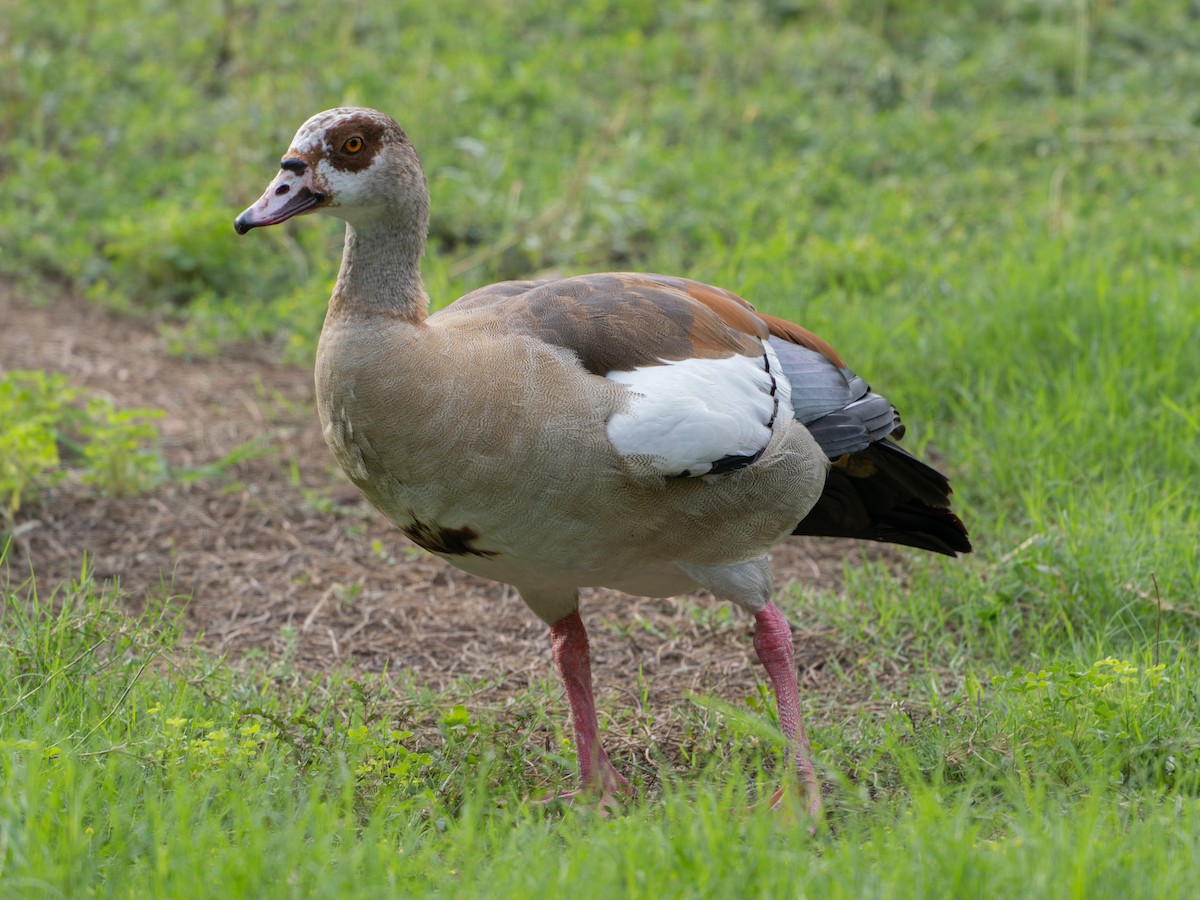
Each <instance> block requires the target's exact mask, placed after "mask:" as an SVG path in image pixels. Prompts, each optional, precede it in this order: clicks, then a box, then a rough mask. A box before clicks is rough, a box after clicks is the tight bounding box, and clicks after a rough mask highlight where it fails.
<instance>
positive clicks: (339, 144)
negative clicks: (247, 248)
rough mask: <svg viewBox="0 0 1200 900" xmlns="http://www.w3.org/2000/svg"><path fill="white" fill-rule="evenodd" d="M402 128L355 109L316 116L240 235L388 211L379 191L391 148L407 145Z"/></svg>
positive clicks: (240, 224) (245, 218) (242, 221)
mask: <svg viewBox="0 0 1200 900" xmlns="http://www.w3.org/2000/svg"><path fill="white" fill-rule="evenodd" d="M402 135H403V133H402V132H400V130H399V126H397V125H396V123H395V122H393V121H392V120H391V119H389V118H388V117H386V116H384V115H382V114H381V113H377V112H375V111H374V110H368V109H357V108H353V107H347V108H340V109H331V110H326V111H325V112H322V113H317V114H316V115H315V116H313V117H312V118H311V119H309V120H308V121H307V122H305V123H304V124H303V125H301V126H300V130H299V131H297V132H296V136H295V137H294V138H293V139H292V145H291V147H290V148H289V149H288V151H287V153H286V154H285V155H284V158H283V161H282V162H281V163H280V172H279V174H278V175H276V176H275V178H274V179H273V180H272V181H271V183H270V184H269V185H267V189H266V191H264V192H263V195H262V197H260V198H259V200H258V202H257V203H255V204H254V205H253V206H251V207H250V208H249V209H247V210H246V211H245V212H243V213H242V214H241V215H240V216H238V218H237V220H236V222H235V223H234V226H235V228H237V230H238V231H239V233H243V234H244V233H245V232H246V231H249V230H250V229H251V228H254V227H256V226H260V225H275V224H277V223H279V222H283V221H285V220H287V219H290V218H291V217H292V216H296V215H301V214H304V213H309V212H330V213H332V214H333V215H336V216H339V217H341V218H344V219H361V218H363V217H369V216H372V215H373V214H375V212H376V211H379V210H383V209H384V208H385V199H384V196H383V194H382V192H381V191H380V190H379V185H380V184H381V183H383V181H384V179H381V178H379V177H378V174H379V172H378V170H379V169H380V168H381V167H383V166H384V165H385V158H386V156H387V149H388V147H389V146H390V145H391V144H393V143H395V142H396V141H397V140H401V141H402V140H403V137H402Z"/></svg>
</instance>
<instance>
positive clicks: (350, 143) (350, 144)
mask: <svg viewBox="0 0 1200 900" xmlns="http://www.w3.org/2000/svg"><path fill="white" fill-rule="evenodd" d="M362 148H363V139H362V138H360V137H359V136H358V135H357V134H356V135H355V136H354V137H352V138H348V139H347V140H346V143H344V144H342V152H343V153H349V154H350V155H351V156H353V155H354V154H355V153H357V152H358V151H359V150H361V149H362Z"/></svg>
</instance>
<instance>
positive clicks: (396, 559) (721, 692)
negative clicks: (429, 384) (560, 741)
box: [0, 287, 887, 743]
mask: <svg viewBox="0 0 1200 900" xmlns="http://www.w3.org/2000/svg"><path fill="white" fill-rule="evenodd" d="M0 369H43V370H50V371H57V372H63V373H65V374H66V375H67V376H68V377H69V378H70V380H71V382H72V383H73V384H74V385H76V386H80V387H86V388H88V389H89V390H92V391H95V392H98V393H102V394H105V395H107V396H109V397H110V398H111V399H112V400H113V402H114V403H115V404H116V405H117V406H118V407H121V408H129V407H152V408H156V409H161V410H163V411H164V413H165V418H164V419H162V420H161V422H160V423H159V424H160V430H161V434H162V443H163V450H164V454H165V456H166V458H167V460H168V462H169V463H170V465H171V466H172V467H176V468H178V469H188V470H195V469H197V468H200V467H203V466H206V465H209V464H211V463H213V462H214V461H218V460H222V459H224V458H225V457H227V456H228V455H229V454H230V453H232V452H234V451H236V450H237V449H238V448H240V447H244V446H245V445H247V444H248V443H250V442H260V443H261V453H260V455H257V456H255V457H253V458H248V459H243V460H241V461H238V462H234V463H232V464H229V465H226V466H223V467H222V468H221V470H220V471H219V472H218V473H217V474H215V475H214V476H212V477H208V478H205V479H202V480H199V481H195V482H193V483H180V482H178V481H172V482H170V483H168V484H165V485H163V486H162V487H160V488H158V489H156V490H155V491H153V492H152V493H150V494H148V495H146V496H141V497H136V498H132V499H103V498H97V497H95V496H92V495H90V494H89V493H88V491H87V490H85V489H84V488H82V487H81V486H79V485H64V486H61V487H59V488H56V489H55V490H54V491H53V492H52V493H50V494H49V495H48V496H45V497H44V498H43V499H42V501H41V502H40V503H39V504H38V505H37V506H36V507H34V508H31V509H28V510H23V511H22V513H21V521H22V522H23V523H24V524H25V526H26V527H25V528H23V529H22V536H21V540H20V543H19V546H18V548H17V551H16V552H15V553H14V554H13V555H12V556H11V558H10V560H9V568H10V572H9V578H10V579H11V580H12V581H13V582H20V581H22V580H24V578H26V577H27V575H28V572H29V569H30V566H32V568H33V571H35V572H36V574H37V581H38V587H39V591H40V592H41V593H42V594H43V595H46V594H48V593H49V592H50V591H51V590H53V589H54V587H55V586H56V585H58V584H60V583H62V582H64V581H67V580H69V579H71V578H73V577H77V576H78V574H79V570H80V566H81V563H82V561H83V559H84V556H85V554H86V556H87V558H88V560H89V561H90V563H91V565H92V566H93V567H94V571H95V574H96V576H97V578H98V579H101V580H113V581H119V583H120V586H121V589H122V593H123V596H124V597H125V598H126V602H128V603H130V604H133V605H140V604H141V603H143V602H144V601H145V599H146V597H147V596H161V595H162V594H163V592H164V590H165V591H167V592H169V593H170V595H172V596H174V597H177V598H180V601H181V602H182V601H183V600H186V602H187V608H186V620H187V623H188V627H189V629H190V631H191V633H192V635H193V636H194V637H195V638H196V639H197V640H199V641H200V642H201V643H203V644H204V645H206V646H208V647H211V648H212V649H214V650H217V651H220V652H222V653H226V654H228V655H229V657H230V658H231V659H235V660H236V659H237V658H239V657H240V656H241V655H242V654H244V653H246V652H247V651H248V650H250V649H252V648H258V649H260V650H262V651H265V652H266V653H267V654H269V655H271V656H277V655H279V654H282V653H284V652H285V650H287V652H291V653H294V654H295V658H294V662H295V664H296V665H298V666H300V667H304V668H308V669H311V670H319V669H323V668H325V667H329V666H331V665H350V666H352V667H354V668H357V669H361V670H372V671H377V670H380V669H382V668H383V667H385V666H387V667H389V668H390V669H391V670H393V671H397V670H401V669H411V670H412V671H413V672H414V674H415V676H416V678H417V679H419V680H420V681H421V682H422V683H425V684H428V685H429V686H430V687H433V688H435V689H436V688H442V687H445V686H446V685H448V684H450V683H452V682H453V681H455V680H456V679H459V678H463V677H466V678H470V679H473V680H475V679H477V680H478V681H480V682H482V683H486V684H487V685H489V687H488V688H487V689H486V690H485V691H484V692H483V693H484V694H486V695H488V696H487V697H486V700H485V699H484V698H483V697H480V698H479V699H480V700H481V701H482V702H486V703H488V704H489V705H491V704H494V703H496V702H497V701H502V700H503V699H504V697H505V696H506V695H508V694H511V693H512V692H514V691H517V690H522V689H525V688H527V687H528V686H529V685H530V684H531V682H532V681H534V680H535V679H543V678H545V677H547V676H548V675H550V673H551V662H550V648H549V638H548V634H547V632H546V629H545V627H544V626H543V625H542V624H541V623H540V622H539V621H538V620H537V619H536V618H535V617H534V616H533V615H532V613H530V612H529V611H528V610H526V609H525V607H524V605H523V604H522V602H521V600H520V598H519V597H518V596H517V594H516V593H515V591H513V590H512V589H511V588H509V587H507V586H505V585H500V584H495V583H491V582H487V581H483V580H480V579H478V578H475V577H473V576H471V575H467V574H465V573H462V572H459V571H457V570H456V569H454V568H452V567H451V566H449V565H448V564H446V563H444V562H442V561H441V560H439V559H437V558H436V557H433V556H431V555H429V554H428V553H425V552H424V551H422V550H420V549H419V548H417V547H416V546H414V545H413V544H411V543H410V542H409V541H408V540H407V539H406V538H405V537H404V536H403V535H401V534H400V533H399V532H398V531H397V530H396V529H394V528H393V527H391V526H390V524H389V523H388V522H387V521H386V520H385V519H384V518H383V517H382V516H381V515H379V514H378V513H377V512H375V511H374V510H373V509H372V508H371V507H369V506H368V505H367V504H366V503H365V502H364V501H362V500H361V499H360V498H359V495H358V493H357V491H356V490H355V488H354V487H353V486H352V485H350V484H349V483H348V482H347V481H346V480H345V479H344V478H342V476H341V475H340V473H338V472H337V471H335V468H336V467H335V466H334V465H333V462H332V459H331V457H330V456H329V454H328V451H327V450H326V448H325V446H324V442H323V440H322V437H321V434H320V428H319V426H318V424H317V421H316V414H315V411H314V408H313V398H312V378H311V373H310V372H309V371H307V370H304V369H301V368H299V367H294V366H281V365H279V364H277V363H275V362H273V361H272V359H271V354H270V352H269V351H268V350H267V349H266V348H243V349H241V350H239V351H237V352H231V353H230V354H228V355H227V356H226V357H224V358H222V359H219V360H210V361H202V362H189V361H185V360H182V359H178V358H174V357H171V356H168V355H167V354H166V353H165V352H164V350H163V341H162V340H161V339H160V337H159V336H158V330H157V328H156V326H155V325H154V324H153V323H150V322H144V321H140V320H134V319H129V318H124V317H117V316H114V315H112V314H110V313H107V312H105V311H103V310H100V309H97V308H95V307H93V306H89V305H88V304H86V303H84V302H82V301H78V300H70V299H64V300H60V301H57V302H55V303H54V304H53V305H51V306H49V307H46V308H42V307H37V306H33V305H30V304H27V303H24V302H22V301H21V300H20V299H19V298H17V297H16V296H14V292H13V291H12V290H11V289H5V288H3V287H0ZM883 553H887V549H886V548H875V547H867V546H860V545H855V544H852V543H849V542H840V543H839V542H829V543H825V542H821V541H808V540H799V539H797V540H793V541H790V542H788V543H787V544H785V545H783V546H781V547H779V548H777V550H776V552H775V553H774V560H775V573H776V583H777V585H778V586H779V587H781V588H783V587H786V586H788V585H789V584H792V583H797V582H798V583H801V584H803V585H804V586H805V588H806V589H815V588H824V589H837V588H838V586H839V578H840V573H841V571H842V567H843V565H844V563H845V561H846V559H847V558H848V557H849V558H851V559H860V558H864V557H865V556H867V555H869V556H870V557H872V558H879V557H880V554H883ZM719 605H720V604H719V603H718V601H715V600H713V598H711V597H707V596H704V595H695V596H688V597H681V598H675V599H670V600H645V599H635V598H630V597H627V596H625V595H623V594H619V593H617V592H615V591H608V590H590V591H587V592H586V593H585V596H584V605H583V614H584V619H585V621H586V622H587V623H588V624H589V627H590V632H591V636H592V642H593V649H592V652H593V658H594V664H595V673H596V679H597V687H598V694H599V698H600V700H601V704H602V705H604V703H605V701H606V699H607V700H613V699H616V698H614V697H613V695H614V694H615V693H619V694H625V695H628V694H629V692H630V691H631V690H632V689H633V686H634V678H635V674H636V673H638V672H639V671H640V672H641V673H642V675H643V676H644V679H645V683H646V684H648V685H649V697H648V703H647V705H646V707H645V708H644V711H645V712H651V713H653V712H656V711H657V712H659V713H665V712H666V711H667V710H668V709H669V708H670V707H671V706H672V705H673V704H678V703H679V702H680V701H681V698H682V697H683V696H684V695H686V694H687V693H688V692H697V693H705V694H714V695H716V696H718V697H722V698H725V699H728V700H730V701H735V702H736V701H740V700H741V699H742V698H744V697H746V696H747V695H749V694H751V693H753V691H754V684H755V672H754V666H755V665H756V664H755V663H753V650H752V648H751V645H750V632H751V620H750V619H749V617H746V616H743V615H741V614H740V613H735V614H734V615H733V616H732V617H730V618H728V619H725V618H723V617H721V616H717V615H713V614H711V613H710V612H709V610H711V609H713V608H714V607H717V606H719ZM285 635H287V636H286V637H285ZM289 642H291V643H294V646H293V647H291V648H290V649H289V648H288V643H289ZM796 650H797V661H798V664H799V668H800V674H801V680H802V685H803V688H805V689H807V690H808V691H810V692H811V691H822V690H823V689H825V690H828V689H829V688H830V682H831V681H832V679H833V677H834V676H833V675H832V674H826V671H825V670H826V668H827V663H828V662H829V661H830V660H831V659H832V658H833V657H834V656H836V655H840V654H843V653H846V652H847V651H846V650H845V648H842V647H839V646H838V644H837V643H836V642H835V641H834V640H833V636H832V635H830V634H827V633H821V632H819V631H813V630H806V629H804V628H803V627H802V628H800V629H798V630H797V633H796ZM847 662H850V661H847ZM606 695H607V698H606ZM617 702H618V703H620V704H628V703H629V699H628V697H627V696H626V697H624V698H621V699H620V700H618V701H617ZM657 718H658V721H664V722H665V721H666V720H667V719H668V718H669V717H667V716H662V715H660V716H659V717H657ZM661 737H665V735H664V736H661ZM668 743H669V740H668Z"/></svg>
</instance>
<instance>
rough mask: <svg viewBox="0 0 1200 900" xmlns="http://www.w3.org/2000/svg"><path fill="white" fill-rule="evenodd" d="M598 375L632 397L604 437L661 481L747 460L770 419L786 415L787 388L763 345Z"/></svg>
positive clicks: (765, 438) (762, 442) (765, 436)
mask: <svg viewBox="0 0 1200 900" xmlns="http://www.w3.org/2000/svg"><path fill="white" fill-rule="evenodd" d="M606 377H607V378H608V379H609V380H610V381H615V382H617V383H618V384H623V385H625V386H626V387H628V388H629V390H630V392H631V393H632V395H633V396H632V397H631V398H630V403H629V407H628V408H627V409H625V410H623V411H622V412H619V413H617V414H616V415H614V416H613V417H612V418H611V419H609V420H608V439H609V440H610V441H612V443H613V446H615V447H616V448H617V450H618V451H619V452H620V453H621V455H622V456H648V457H650V458H651V459H652V460H653V461H654V467H655V468H656V469H658V471H660V472H662V473H663V474H664V475H673V476H689V475H704V474H707V473H708V472H711V471H712V470H713V469H714V467H717V468H718V469H719V468H720V466H721V465H728V464H729V462H730V461H731V460H738V459H739V458H743V459H744V460H745V462H749V461H751V460H752V459H753V458H754V457H756V456H757V455H758V454H760V453H762V451H763V450H764V449H765V448H766V446H767V443H768V442H769V441H770V439H771V430H772V428H773V427H774V425H775V422H776V418H777V416H779V415H786V416H789V417H790V416H791V414H792V410H791V384H790V383H789V382H788V380H787V378H786V377H785V376H784V375H783V372H782V370H781V368H780V365H779V359H778V357H777V356H776V355H775V351H774V350H773V349H772V348H771V346H770V345H769V344H767V343H766V342H765V341H764V342H763V355H762V356H758V357H749V356H730V357H726V358H724V359H685V360H680V361H678V362H674V361H664V362H663V364H662V365H657V366H645V367H643V368H640V369H634V370H632V371H613V372H609V373H608V374H607V376H606ZM731 467H735V466H731Z"/></svg>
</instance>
